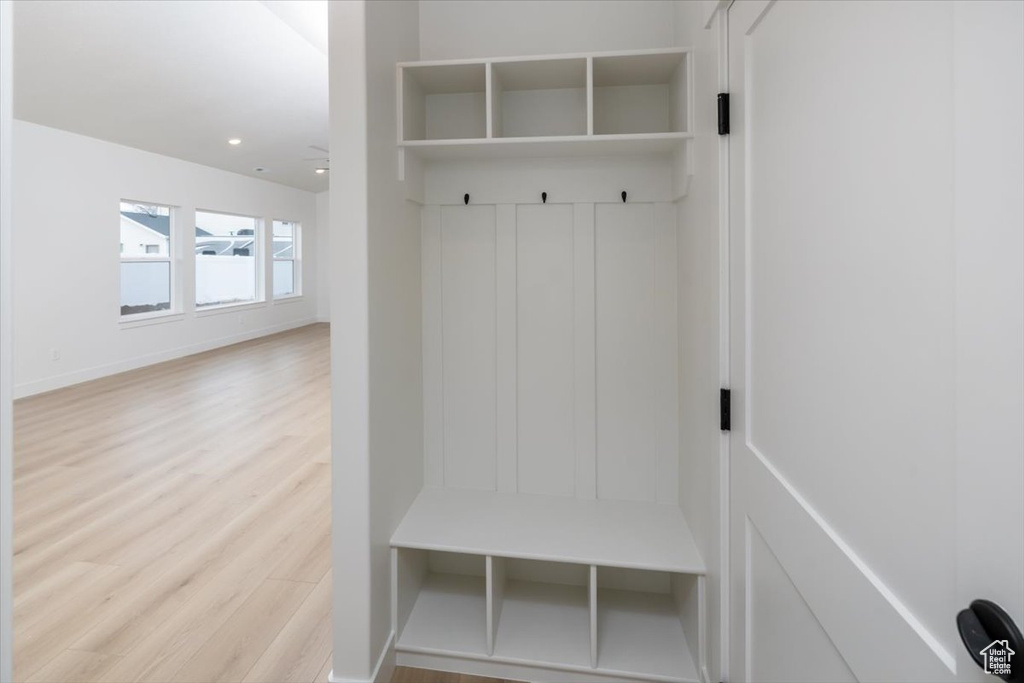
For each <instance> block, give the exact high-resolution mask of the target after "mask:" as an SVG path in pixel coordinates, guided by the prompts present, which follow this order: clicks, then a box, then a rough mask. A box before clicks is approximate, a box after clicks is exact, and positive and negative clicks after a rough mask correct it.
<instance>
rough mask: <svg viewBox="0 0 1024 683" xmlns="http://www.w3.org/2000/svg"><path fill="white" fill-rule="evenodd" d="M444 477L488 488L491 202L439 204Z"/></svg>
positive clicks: (492, 433)
mask: <svg viewBox="0 0 1024 683" xmlns="http://www.w3.org/2000/svg"><path fill="white" fill-rule="evenodd" d="M441 290H442V293H441V297H442V307H441V308H442V310H441V319H442V334H443V344H442V382H443V394H444V483H445V486H451V487H455V488H473V489H483V490H494V489H495V487H496V482H495V480H496V468H495V439H496V429H495V413H496V402H495V397H496V386H495V385H496V379H495V372H496V345H495V209H494V206H442V207H441Z"/></svg>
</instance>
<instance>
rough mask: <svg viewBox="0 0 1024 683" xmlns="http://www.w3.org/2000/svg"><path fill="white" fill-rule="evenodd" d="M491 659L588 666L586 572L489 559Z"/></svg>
mask: <svg viewBox="0 0 1024 683" xmlns="http://www.w3.org/2000/svg"><path fill="white" fill-rule="evenodd" d="M489 560H490V561H491V562H492V563H493V564H494V565H495V566H497V567H500V569H498V570H497V571H495V572H492V575H491V577H492V582H491V590H492V591H493V592H492V595H494V596H495V598H494V607H493V608H492V611H493V614H494V617H495V623H494V632H495V638H494V651H493V653H492V654H493V655H494V656H495V657H500V658H503V659H510V660H517V661H530V662H541V663H548V664H552V665H568V666H573V667H579V668H586V667H590V666H592V661H591V639H590V621H591V620H590V614H591V605H590V597H589V583H590V568H589V567H588V566H586V565H577V564H566V563H559V562H537V561H533V560H518V559H506V558H500V557H491V558H489Z"/></svg>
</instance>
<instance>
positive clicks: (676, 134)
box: [398, 48, 692, 159]
mask: <svg viewBox="0 0 1024 683" xmlns="http://www.w3.org/2000/svg"><path fill="white" fill-rule="evenodd" d="M689 55H690V51H689V49H687V48H673V49H661V50H637V51H628V52H607V53H589V54H573V55H549V56H537V57H522V58H500V59H487V60H454V61H446V62H406V63H401V64H399V65H398V79H399V93H400V97H399V104H398V106H399V116H398V121H399V130H398V145H399V148H400V149H402V150H403V151H404V152H409V153H412V154H416V155H417V156H419V157H422V158H424V159H446V158H467V157H476V158H486V157H502V156H544V157H546V156H576V155H616V154H652V153H669V152H673V151H677V150H681V149H684V148H685V145H686V144H687V141H688V140H689V139H691V137H692V135H691V133H692V129H691V121H692V114H691V106H690V101H691V97H690V90H691V89H692V78H691V77H690V71H691V67H690V56H689Z"/></svg>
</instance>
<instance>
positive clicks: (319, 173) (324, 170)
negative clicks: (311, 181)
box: [313, 168, 327, 175]
mask: <svg viewBox="0 0 1024 683" xmlns="http://www.w3.org/2000/svg"><path fill="white" fill-rule="evenodd" d="M313 173H316V174H317V175H323V174H324V173H327V169H326V168H318V169H316V170H315V171H313Z"/></svg>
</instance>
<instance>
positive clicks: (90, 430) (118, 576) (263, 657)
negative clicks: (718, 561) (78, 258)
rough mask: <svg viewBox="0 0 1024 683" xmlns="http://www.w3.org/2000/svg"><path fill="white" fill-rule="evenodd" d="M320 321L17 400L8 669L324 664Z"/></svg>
mask: <svg viewBox="0 0 1024 683" xmlns="http://www.w3.org/2000/svg"><path fill="white" fill-rule="evenodd" d="M328 338H329V333H328V327H327V326H326V325H314V326H310V327H306V328H302V329H299V330H294V331H291V332H286V333H283V334H279V335H275V336H272V337H265V338H263V339H259V340H255V341H252V342H247V343H245V344H239V345H236V346H232V347H228V348H225V349H219V350H217V351H212V352H209V353H204V354H201V355H197V356H190V357H188V358H184V359H180V360H176V361H171V362H169V363H164V364H161V365H156V366H152V367H149V368H145V369H142V370H137V371H134V372H130V373H126V374H122V375H117V376H114V377H108V378H104V379H101V380H97V381H95V382H89V383H87V384H81V385H78V386H75V387H70V388H67V389H63V390H60V391H56V392H52V393H49V394H45V395H41V396H36V397H31V398H28V399H24V400H21V401H18V402H17V403H16V405H15V508H16V513H15V559H14V570H15V571H14V579H15V679H16V680H17V681H18V682H19V683H22V682H24V683H57V682H66V683H72V682H73V683H89V682H92V681H104V682H108V683H115V682H121V681H151V682H160V683H169V682H172V681H181V682H189V683H212V682H213V681H246V682H250V681H251V682H253V683H256V682H264V683H291V682H302V683H310V682H312V681H315V680H316V681H326V679H327V672H328V671H329V670H330V653H331V621H330V619H331V583H330V576H331V574H330V377H329V372H330V356H329V350H328Z"/></svg>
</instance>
